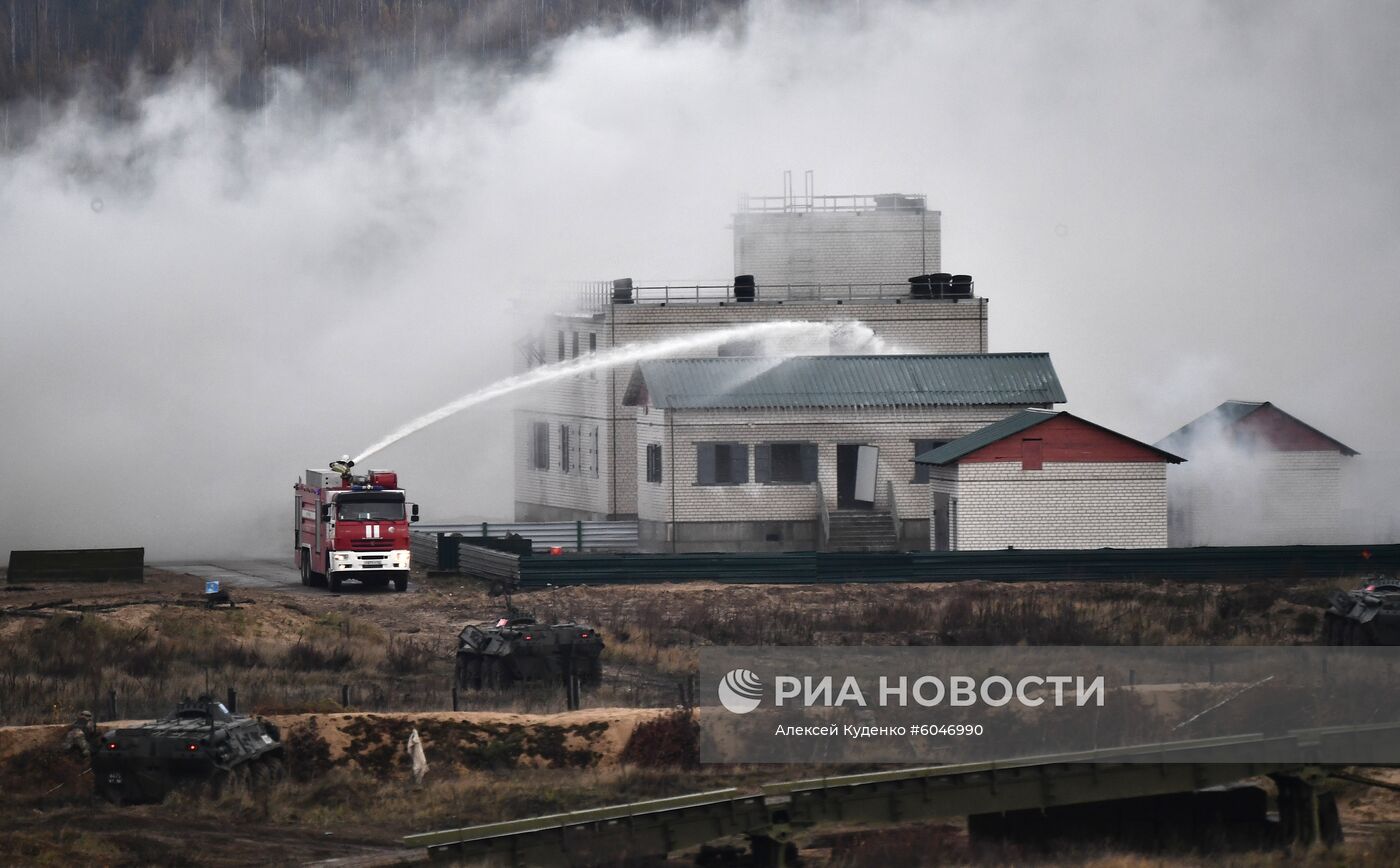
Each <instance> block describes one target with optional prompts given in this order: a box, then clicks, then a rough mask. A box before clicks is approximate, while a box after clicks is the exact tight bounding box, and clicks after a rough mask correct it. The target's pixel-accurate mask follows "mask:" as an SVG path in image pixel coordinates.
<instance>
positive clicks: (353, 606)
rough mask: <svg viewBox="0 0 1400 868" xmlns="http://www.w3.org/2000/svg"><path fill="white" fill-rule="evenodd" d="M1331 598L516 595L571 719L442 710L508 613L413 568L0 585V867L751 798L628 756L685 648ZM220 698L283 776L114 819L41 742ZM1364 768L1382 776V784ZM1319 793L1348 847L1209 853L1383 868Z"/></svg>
mask: <svg viewBox="0 0 1400 868" xmlns="http://www.w3.org/2000/svg"><path fill="white" fill-rule="evenodd" d="M1346 584H1347V583H1346V582H1311V583H1301V584H1299V583H1286V582H1282V583H1258V584H1252V585H1236V586H1216V585H1189V586H1173V585H1167V584H1162V583H1156V584H1140V583H1133V584H1128V583H1121V584H1120V583H1092V584H1062V583H1054V584H1037V583H1028V584H1014V585H1010V584H997V583H989V582H977V583H966V584H958V585H848V586H818V587H771V586H721V585H714V584H706V583H694V584H687V585H676V586H665V585H653V586H646V587H638V588H626V587H600V588H562V589H554V590H550V591H543V592H537V593H532V594H523V595H518V596H516V597H515V598H514V599H513V600H512V601H511V602H513V603H514V605H515V606H517V607H518V608H519V609H521V610H524V611H527V612H529V613H531V614H534V615H535V616H536V617H537V618H539V619H540V620H542V621H549V622H559V621H565V620H576V621H578V622H581V623H585V624H589V625H590V626H593V627H594V628H595V629H598V630H599V631H600V632H601V633H602V635H603V637H604V640H605V642H606V643H607V650H606V651H605V653H604V658H603V662H604V674H605V677H604V684H603V685H602V686H601V687H600V688H598V689H596V690H594V691H592V692H589V693H586V694H585V696H584V708H583V709H582V710H580V711H577V712H565V711H564V710H563V709H564V702H563V697H562V692H561V691H557V690H553V689H550V688H540V689H525V690H521V691H519V692H514V693H511V694H471V695H462V696H459V698H458V699H459V705H460V707H461V708H462V709H463V710H462V711H458V712H453V711H451V710H450V709H451V702H452V697H451V690H450V681H451V672H452V665H453V653H454V650H455V647H456V642H455V636H456V634H457V632H458V631H459V630H460V628H461V627H462V625H463V624H465V623H468V622H471V621H485V620H492V619H494V618H496V617H499V616H500V615H501V614H503V613H504V606H505V601H504V600H502V599H500V598H492V597H489V596H488V595H487V594H486V593H485V589H484V588H483V587H482V586H481V585H479V584H477V583H474V582H471V581H469V580H464V579H455V578H453V579H426V578H424V577H418V578H417V579H416V581H415V585H416V589H415V591H414V592H413V593H409V594H395V593H392V592H361V593H345V594H340V595H333V594H330V593H329V592H316V591H308V589H304V588H301V587H300V586H299V585H298V586H291V587H290V588H288V589H286V590H285V591H284V590H281V589H277V588H267V589H263V588H258V589H252V590H247V591H240V590H235V591H234V592H233V595H234V598H235V602H236V604H237V608H235V609H232V610H228V609H220V610H213V611H210V610H207V609H205V608H203V599H202V593H201V591H202V587H201V584H200V583H199V581H198V580H197V579H196V578H195V577H191V576H182V575H177V574H171V573H165V572H161V571H157V570H151V571H148V574H147V579H146V581H145V582H144V583H143V584H141V585H82V584H72V585H57V584H56V585H49V586H44V587H32V588H15V587H9V586H5V585H3V584H0V724H3V726H0V779H3V781H4V787H3V791H0V863H2V864H7V865H8V864H17V865H29V864H35V865H44V864H72V863H86V864H95V865H148V864H160V865H250V864H259V865H268V864H275V865H282V864H288V865H290V864H304V863H307V862H311V861H315V860H319V859H329V858H357V859H368V860H370V861H373V860H374V859H379V858H399V857H402V856H403V855H404V851H403V849H402V848H401V846H400V844H399V840H400V838H401V836H402V835H405V834H411V833H413V832H421V831H427V830H430V829H437V828H449V827H452V826H460V825H469V824H473V823H480V822H490V821H494V820H503V819H513V818H518V817H528V816H537V815H541V814H546V813H553V812H557V811H564V810H576V809H580V808H585V807H593V806H597V805H603V804H610V803H617V802H626V801H635V800H638V799H646V798H655V797H660V796H666V795H678V794H682V793H687V792H695V791H699V790H707V789H715V788H717V787H723V786H738V787H741V788H746V787H747V788H751V787H753V786H756V785H757V784H759V783H761V782H764V781H767V780H786V779H792V778H797V777H804V776H806V775H805V772H807V771H809V770H806V769H793V768H790V767H784V768H778V769H773V768H712V767H693V766H691V765H690V763H688V762H683V761H677V760H675V758H674V756H672V755H670V754H667V755H666V757H665V758H658V757H651V758H650V759H649V758H648V756H647V755H646V754H645V752H643V753H638V750H637V746H636V745H635V744H631V742H632V737H633V734H634V733H635V732H636V731H637V728H638V725H639V724H641V723H644V722H648V721H652V720H656V719H659V717H660V716H662V715H664V714H666V713H667V710H668V709H669V708H670V707H671V706H672V705H673V704H674V702H675V697H676V696H677V693H676V685H677V684H678V683H679V682H681V681H682V680H683V679H685V678H686V676H688V675H689V674H690V673H693V672H694V671H695V665H696V653H697V652H696V649H697V648H698V647H701V646H703V645H707V644H822V645H867V644H869V645H877V644H889V645H906V644H926V645H938V644H983V643H1005V642H1008V641H1014V642H1017V643H1021V644H1029V645H1040V644H1144V645H1152V644H1206V643H1219V644H1311V643H1313V642H1315V641H1316V639H1317V630H1318V626H1319V625H1318V623H1317V617H1318V614H1319V613H1320V611H1321V606H1322V604H1323V602H1324V601H1325V597H1326V591H1327V590H1328V589H1329V588H1331V587H1337V586H1344V585H1346ZM230 687H232V688H234V689H236V690H237V692H238V701H239V707H240V710H241V711H245V712H246V711H254V712H257V713H261V714H264V715H266V716H267V717H268V718H269V719H270V720H272V721H273V722H274V723H276V724H277V725H278V726H279V727H280V728H281V730H282V733H283V738H284V742H285V743H286V744H288V745H289V746H292V745H295V746H296V749H297V752H298V754H299V755H300V757H301V758H300V759H298V760H297V764H291V763H289V764H291V765H293V769H292V771H293V772H294V774H293V775H291V776H290V778H289V780H287V781H285V782H283V783H281V784H277V785H274V786H273V787H271V788H269V789H265V790H262V791H259V792H241V793H233V794H227V795H224V796H222V797H220V798H219V799H217V800H213V801H211V800H209V799H208V798H202V799H201V798H195V797H192V796H188V795H185V794H176V795H175V796H172V797H171V798H170V799H168V800H167V802H166V803H165V804H162V805H156V806H139V807H132V808H121V809H118V808H115V807H112V806H110V805H107V804H105V803H101V802H98V801H95V800H94V799H93V798H92V797H91V795H90V792H91V782H90V774H87V775H85V770H84V768H82V767H81V765H78V764H76V763H74V761H72V760H70V759H68V758H65V757H63V756H62V755H61V753H59V752H58V751H57V749H56V745H57V743H58V742H59V741H60V740H61V738H62V734H63V732H64V730H65V728H66V724H67V723H68V722H69V721H71V719H72V716H73V715H74V714H75V713H76V711H78V710H79V709H81V708H92V709H93V710H94V711H96V712H97V713H98V717H99V718H101V717H106V716H108V714H107V710H108V709H107V706H108V704H109V703H110V701H111V696H110V691H113V690H115V691H116V706H117V712H118V715H119V716H121V717H125V718H130V719H147V718H150V717H153V716H155V715H157V714H159V713H162V712H164V711H166V710H168V709H169V707H170V705H171V704H172V703H173V702H174V701H176V700H177V699H179V698H180V697H182V696H192V695H195V694H197V693H200V692H205V691H208V692H211V693H214V694H215V695H217V696H219V697H220V698H223V697H224V695H225V693H226V691H227V690H228V688H230ZM347 690H348V694H349V699H350V702H349V704H348V707H347V706H346V705H344V704H342V702H341V699H342V698H344V697H345V691H347ZM108 725H109V724H103V726H104V727H105V726H108ZM415 728H416V729H417V730H418V731H419V734H420V736H421V737H422V739H423V742H424V749H425V753H426V755H427V758H428V761H429V765H430V767H431V770H430V772H429V775H428V777H427V778H426V779H425V780H424V781H423V782H422V783H421V784H415V783H414V782H413V781H412V779H411V776H410V775H409V773H408V766H407V760H406V755H405V752H404V749H403V747H404V742H405V740H406V738H407V735H408V733H409V732H410V731H411V730H413V729H415ZM629 745H630V748H629ZM1367 774H1369V775H1372V776H1374V777H1378V778H1382V779H1384V780H1386V781H1390V782H1394V783H1397V784H1400V771H1389V770H1373V771H1370V772H1367ZM1336 792H1337V795H1338V803H1339V807H1340V810H1341V812H1342V817H1343V822H1344V824H1345V826H1346V828H1347V832H1348V835H1349V842H1348V844H1347V845H1346V848H1345V849H1344V850H1343V851H1340V852H1336V853H1333V854H1331V855H1330V856H1327V855H1323V856H1317V855H1309V854H1281V853H1271V854H1270V853H1259V854H1244V855H1238V856H1232V857H1230V859H1229V860H1227V861H1228V862H1230V863H1231V864H1239V865H1275V864H1299V865H1303V864H1306V865H1313V864H1316V865H1331V864H1342V863H1346V864H1357V865H1371V864H1376V865H1379V864H1389V863H1388V862H1385V861H1377V860H1378V859H1380V855H1379V854H1382V853H1386V852H1390V851H1391V850H1393V847H1394V845H1395V844H1396V843H1397V842H1400V794H1397V793H1395V792H1392V791H1389V790H1384V789H1378V788H1375V787H1368V786H1364V785H1361V784H1355V783H1346V782H1338V783H1337V784H1336ZM847 831H851V834H853V835H854V836H855V837H854V838H850V837H849V836H848V837H846V838H842V837H841V835H839V834H837V833H838V832H841V830H831V829H824V830H821V833H820V834H817V833H812V834H809V835H805V836H803V837H802V839H801V840H800V843H801V844H802V845H803V847H804V858H805V859H806V863H807V864H809V865H832V866H846V865H851V866H855V865H873V864H926V863H927V858H928V857H929V855H930V854H941V855H940V856H939V858H940V859H942V861H943V862H945V863H948V864H969V865H1003V864H1025V863H1026V862H1029V861H1035V862H1045V861H1048V862H1052V863H1058V864H1082V863H1086V862H1088V863H1093V864H1099V865H1103V866H1109V865H1135V866H1136V865H1187V864H1199V863H1200V861H1201V858H1200V857H1191V856H1173V857H1167V856H1144V855H1138V854H1124V853H1111V852H1085V853H1074V854H1059V855H1056V856H1055V857H1054V858H1050V857H1048V856H1046V855H1045V854H1038V855H1036V856H1035V857H1034V858H1031V856H1030V855H1029V854H1025V853H1009V852H1004V851H987V850H979V849H977V848H975V847H972V846H971V845H970V843H969V842H968V840H967V836H966V831H965V827H964V825H963V824H961V823H951V824H948V823H934V824H919V825H915V826H909V827H904V828H902V829H895V830H883V831H872V830H847ZM842 834H844V832H842ZM832 841H837V842H838V843H837V844H833V843H832ZM841 841H844V842H845V843H844V844H842V843H840V842H841ZM851 841H856V842H857V843H856V844H854V845H852V844H851ZM673 861H674V860H673ZM676 864H681V862H676Z"/></svg>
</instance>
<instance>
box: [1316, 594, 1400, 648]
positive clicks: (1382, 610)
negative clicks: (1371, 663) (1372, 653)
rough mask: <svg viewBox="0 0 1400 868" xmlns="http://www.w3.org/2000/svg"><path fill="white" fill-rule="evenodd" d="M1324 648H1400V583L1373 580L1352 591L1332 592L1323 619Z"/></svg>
mask: <svg viewBox="0 0 1400 868" xmlns="http://www.w3.org/2000/svg"><path fill="white" fill-rule="evenodd" d="M1322 641H1323V644H1325V645H1400V581H1396V580H1395V579H1381V578H1377V579H1372V580H1371V581H1370V582H1368V583H1366V585H1364V586H1362V587H1361V588H1358V589H1357V590H1355V591H1333V592H1332V599H1331V605H1330V606H1329V607H1328V609H1327V612H1326V614H1324V615H1323V616H1322Z"/></svg>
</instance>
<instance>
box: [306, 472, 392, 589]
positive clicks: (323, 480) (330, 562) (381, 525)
mask: <svg viewBox="0 0 1400 868" xmlns="http://www.w3.org/2000/svg"><path fill="white" fill-rule="evenodd" d="M353 466H354V462H351V461H349V460H342V461H338V462H332V463H331V468H332V469H331V470H308V471H306V475H305V476H304V477H302V480H301V481H300V482H298V483H297V484H296V516H295V519H294V521H295V529H296V535H295V543H294V545H295V558H296V565H297V568H298V569H299V570H300V571H301V583H302V584H303V585H311V586H314V587H327V586H329V587H330V589H331V590H332V591H338V590H340V586H341V583H342V582H344V581H346V580H347V579H355V580H357V581H359V582H362V583H364V584H366V585H370V586H374V587H384V586H386V585H388V584H389V583H390V582H393V583H394V590H396V591H405V590H407V589H408V572H409V567H410V565H411V564H410V561H409V544H408V540H409V536H408V530H409V525H410V524H411V523H412V522H415V521H417V520H418V504H416V503H409V502H408V501H407V499H406V498H405V496H404V491H403V489H401V488H399V480H398V474H397V473H395V472H394V471H392V470H371V471H369V472H368V473H366V474H364V475H353V474H352V473H351V472H350V469H351V468H352V467H353Z"/></svg>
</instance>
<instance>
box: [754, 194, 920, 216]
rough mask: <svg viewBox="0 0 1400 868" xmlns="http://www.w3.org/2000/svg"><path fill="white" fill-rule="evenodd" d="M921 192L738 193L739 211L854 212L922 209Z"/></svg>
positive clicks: (762, 212) (773, 212) (765, 212)
mask: <svg viewBox="0 0 1400 868" xmlns="http://www.w3.org/2000/svg"><path fill="white" fill-rule="evenodd" d="M926 201H927V199H925V198H924V197H923V196H922V195H913V194H905V193H888V194H876V195H869V196H859V195H851V196H813V195H806V194H804V195H801V196H798V195H792V194H789V195H786V196H748V195H745V196H740V197H739V213H741V214H781V213H806V212H837V213H848V214H854V213H858V212H862V211H876V210H879V211H921V210H923V208H924V207H925V202H926Z"/></svg>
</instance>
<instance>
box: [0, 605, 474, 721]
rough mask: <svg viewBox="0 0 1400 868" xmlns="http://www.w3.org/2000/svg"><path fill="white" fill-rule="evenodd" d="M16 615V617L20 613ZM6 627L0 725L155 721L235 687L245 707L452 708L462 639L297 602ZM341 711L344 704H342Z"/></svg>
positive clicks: (91, 615) (130, 611)
mask: <svg viewBox="0 0 1400 868" xmlns="http://www.w3.org/2000/svg"><path fill="white" fill-rule="evenodd" d="M13 620H18V619H13ZM5 626H6V627H7V629H6V630H5V632H4V633H3V634H0V721H3V722H5V723H9V724H24V723H61V722H67V721H69V720H72V718H73V715H74V714H75V713H76V712H77V711H78V710H79V709H82V708H90V709H93V710H94V711H96V712H97V713H98V714H99V716H103V715H105V714H106V709H107V706H108V693H109V691H113V690H115V691H116V694H117V714H118V716H121V717H152V716H155V715H158V714H162V713H164V712H166V711H168V710H169V709H170V707H171V705H172V704H173V703H174V702H175V701H177V700H179V699H180V698H182V697H188V696H197V695H199V694H200V693H205V692H212V693H215V694H216V695H218V696H220V697H222V696H223V695H224V693H225V691H226V689H227V688H229V687H233V688H235V689H237V690H238V693H239V703H240V705H241V706H242V707H244V708H255V707H262V708H268V709H271V708H282V709H289V708H294V707H306V708H324V707H326V705H327V703H332V702H336V703H338V702H339V700H340V698H341V685H350V687H351V703H352V705H353V704H356V703H360V702H363V703H365V704H367V705H370V706H371V707H375V708H379V709H392V708H416V707H425V706H426V707H430V708H445V707H450V703H451V699H450V693H449V683H450V678H451V671H452V662H451V658H450V654H449V651H450V648H451V647H453V644H455V643H449V642H448V641H442V640H439V641H433V640H431V639H425V638H419V637H402V636H395V635H393V634H389V633H386V631H385V630H384V629H382V628H381V627H379V626H378V625H376V624H374V623H372V622H370V621H367V620H364V619H362V618H357V617H355V616H350V615H343V614H336V615H320V616H317V615H314V614H312V613H305V612H301V611H299V610H298V609H297V607H296V606H295V604H292V605H287V606H277V605H275V604H274V605H272V606H265V607H263V608H261V609H254V608H252V607H249V608H245V609H236V610H214V611H210V610H205V609H199V608H187V607H177V606H168V607H167V606H158V605H151V606H139V607H131V608H125V609H120V610H117V611H116V612H111V613H103V612H86V613H67V612H59V613H56V614H54V615H53V616H52V617H49V618H47V619H38V618H34V619H25V620H24V621H23V622H20V623H11V624H7V625H5ZM337 707H338V706H337Z"/></svg>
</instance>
